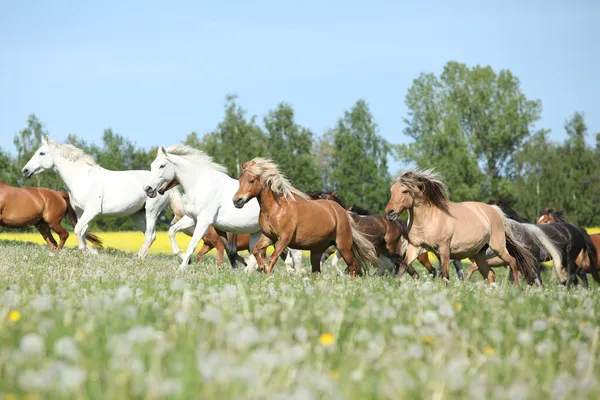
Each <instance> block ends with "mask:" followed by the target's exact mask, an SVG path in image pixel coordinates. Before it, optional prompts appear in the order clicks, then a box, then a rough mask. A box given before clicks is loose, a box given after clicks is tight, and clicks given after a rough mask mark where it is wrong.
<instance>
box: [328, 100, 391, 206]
mask: <svg viewBox="0 0 600 400" xmlns="http://www.w3.org/2000/svg"><path fill="white" fill-rule="evenodd" d="M333 144H334V149H335V150H334V153H333V157H332V159H333V166H332V180H333V182H334V186H335V188H336V189H337V190H338V192H339V194H340V195H341V197H342V198H343V199H344V200H345V201H346V202H348V203H349V204H356V205H360V206H363V207H366V208H368V209H369V210H371V211H372V212H382V211H383V209H384V208H385V205H386V204H387V202H388V200H389V188H390V184H391V178H390V174H389V171H388V164H387V156H388V154H389V152H390V146H389V144H388V143H387V142H386V141H385V140H384V139H383V138H381V137H380V136H379V135H378V133H377V125H376V124H375V122H374V121H373V116H372V115H371V112H370V110H369V106H368V105H367V103H366V102H365V101H364V100H359V101H357V102H356V104H355V105H354V106H353V107H352V109H351V110H350V111H346V112H345V113H344V117H343V118H341V119H340V120H339V121H338V124H337V127H336V129H335V133H334V138H333Z"/></svg>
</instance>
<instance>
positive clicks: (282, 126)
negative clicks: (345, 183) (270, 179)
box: [264, 103, 322, 190]
mask: <svg viewBox="0 0 600 400" xmlns="http://www.w3.org/2000/svg"><path fill="white" fill-rule="evenodd" d="M264 123H265V128H266V134H267V137H268V141H267V153H268V154H269V155H270V157H271V158H272V159H273V160H274V161H275V162H276V163H277V165H278V166H279V168H280V170H281V171H282V172H284V173H285V175H286V176H287V177H288V178H289V179H290V180H291V181H292V183H293V184H294V185H295V186H297V187H298V188H300V189H303V190H308V189H309V188H314V187H320V186H321V185H322V181H321V177H320V174H319V171H318V169H317V164H316V162H315V159H314V158H313V156H312V151H313V135H312V132H311V131H310V130H308V129H306V128H303V127H301V126H299V125H297V124H296V123H295V121H294V110H293V109H292V107H290V106H289V105H288V104H285V103H280V104H279V105H278V106H277V108H276V109H274V110H271V111H270V112H269V114H268V115H267V116H266V117H265V118H264Z"/></svg>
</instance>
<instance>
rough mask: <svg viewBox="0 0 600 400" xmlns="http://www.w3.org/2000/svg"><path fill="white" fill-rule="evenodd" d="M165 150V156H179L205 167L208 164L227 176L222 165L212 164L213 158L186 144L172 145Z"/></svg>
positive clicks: (225, 169)
mask: <svg viewBox="0 0 600 400" xmlns="http://www.w3.org/2000/svg"><path fill="white" fill-rule="evenodd" d="M165 150H166V152H167V154H172V155H174V156H181V157H184V158H188V159H190V160H192V161H194V162H195V163H197V164H205V165H206V164H208V165H210V166H211V167H212V168H213V169H215V170H217V171H219V172H223V173H225V174H227V168H226V167H224V166H223V165H221V164H219V163H216V162H214V161H213V158H212V157H211V156H209V155H208V154H206V153H205V152H203V151H202V150H198V149H195V148H193V147H191V146H188V145H186V144H183V143H179V144H174V145H172V146H170V147H167V148H166V149H165Z"/></svg>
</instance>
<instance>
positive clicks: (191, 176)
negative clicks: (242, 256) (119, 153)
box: [144, 144, 287, 271]
mask: <svg viewBox="0 0 600 400" xmlns="http://www.w3.org/2000/svg"><path fill="white" fill-rule="evenodd" d="M150 168H151V172H150V173H151V176H152V177H151V179H149V180H148V182H149V183H148V184H146V185H145V186H144V190H145V192H146V194H147V195H148V197H150V198H154V197H156V196H157V194H160V195H162V194H163V193H164V192H165V191H166V190H169V189H170V188H172V187H173V186H176V185H178V184H180V185H181V186H182V187H183V191H184V194H183V196H182V204H183V209H184V211H185V216H183V217H182V218H181V219H180V220H179V221H177V223H175V225H173V226H171V228H170V229H169V236H170V237H171V246H172V247H173V254H175V255H177V256H178V257H180V258H181V264H180V267H179V268H180V270H181V271H185V270H186V269H187V267H188V263H189V260H190V257H191V256H192V254H193V252H194V250H195V249H196V247H197V246H198V243H199V242H200V239H201V238H202V236H204V234H205V233H206V230H207V229H208V227H209V226H210V225H214V226H215V228H217V229H220V230H221V231H225V232H230V233H249V234H250V245H251V246H253V245H254V244H256V242H258V240H259V238H260V236H261V232H260V225H259V223H258V216H259V213H260V208H259V206H258V201H256V200H255V201H254V202H251V203H250V204H248V207H246V208H244V209H243V210H240V209H238V208H236V207H234V206H233V204H232V203H231V197H232V196H233V195H234V194H235V192H236V191H237V190H238V188H239V182H238V180H237V179H233V178H232V177H230V176H229V175H228V174H227V169H226V168H225V167H224V166H222V165H220V164H217V163H215V162H213V160H212V157H210V156H209V155H208V154H206V153H204V152H203V151H201V150H197V149H195V148H193V147H190V146H187V145H184V144H175V145H173V146H171V147H169V148H167V149H165V148H164V147H162V146H160V147H159V148H158V152H157V154H156V158H155V159H154V161H152V164H151V167H150ZM192 227H194V228H193V229H194V233H193V234H192V240H191V241H190V243H189V245H188V248H187V250H186V252H185V253H184V254H183V255H182V254H181V250H180V249H179V246H178V245H177V242H176V241H175V233H176V232H178V231H180V230H183V229H187V228H192ZM236 245H237V241H235V242H234V241H231V242H229V241H228V243H227V245H226V246H225V247H226V249H227V256H228V257H229V261H230V262H231V266H232V267H234V268H235V267H236V265H237V264H236V262H237V261H236V260H237V248H236ZM285 256H287V254H282V258H284V260H285Z"/></svg>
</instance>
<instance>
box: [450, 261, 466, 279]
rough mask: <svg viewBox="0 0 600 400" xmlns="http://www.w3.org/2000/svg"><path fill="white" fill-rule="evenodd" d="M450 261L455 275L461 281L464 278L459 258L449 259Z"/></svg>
mask: <svg viewBox="0 0 600 400" xmlns="http://www.w3.org/2000/svg"><path fill="white" fill-rule="evenodd" d="M450 262H451V263H452V264H454V269H456V275H457V276H458V279H460V280H461V281H463V280H465V277H464V275H463V265H462V261H461V260H450Z"/></svg>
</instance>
